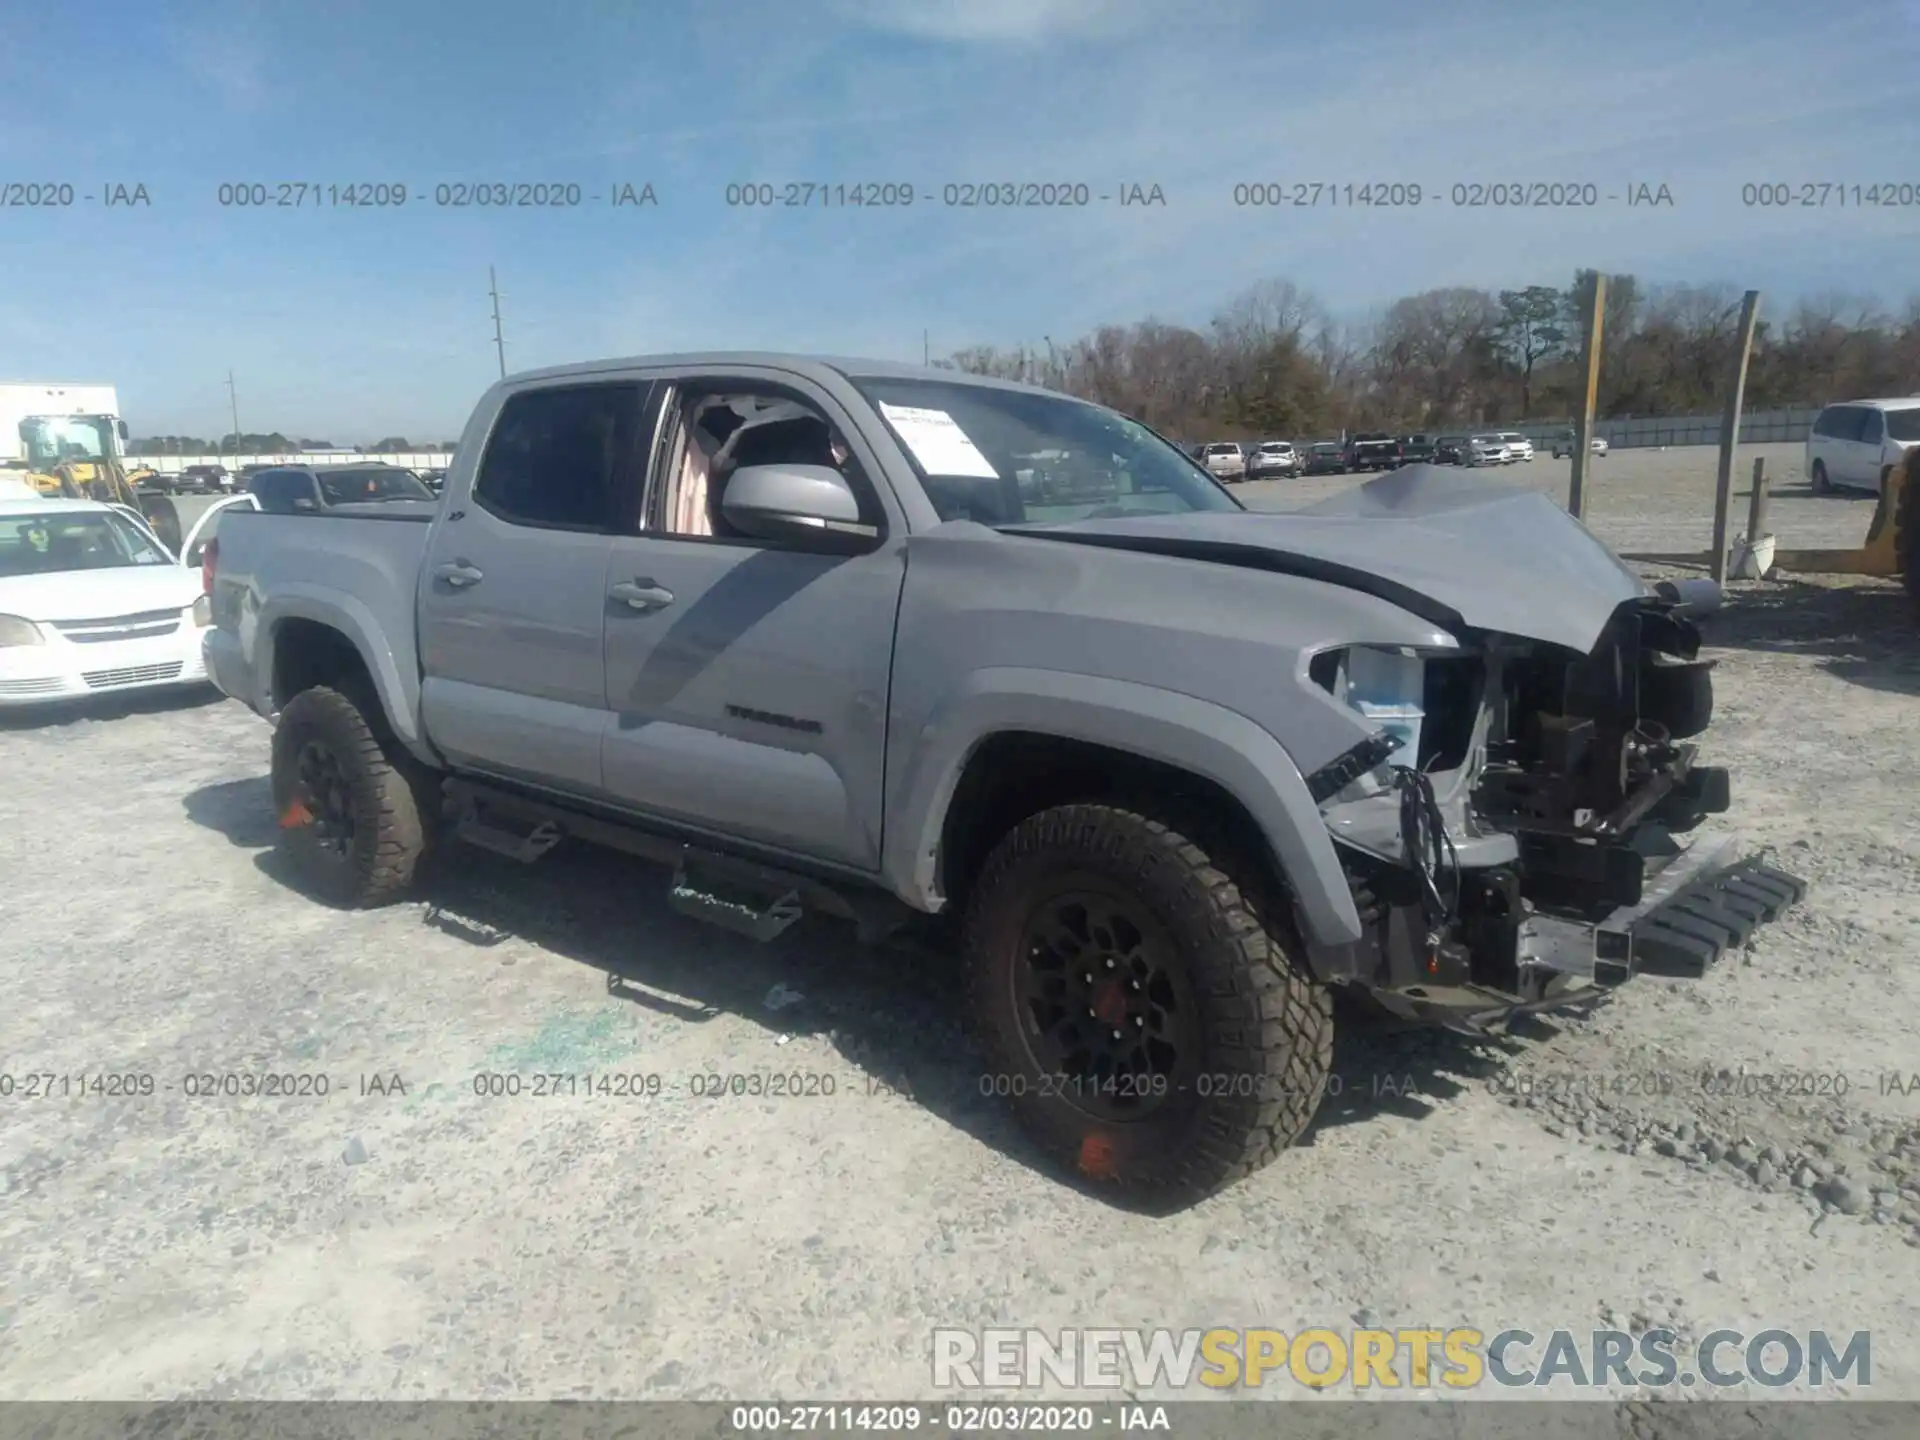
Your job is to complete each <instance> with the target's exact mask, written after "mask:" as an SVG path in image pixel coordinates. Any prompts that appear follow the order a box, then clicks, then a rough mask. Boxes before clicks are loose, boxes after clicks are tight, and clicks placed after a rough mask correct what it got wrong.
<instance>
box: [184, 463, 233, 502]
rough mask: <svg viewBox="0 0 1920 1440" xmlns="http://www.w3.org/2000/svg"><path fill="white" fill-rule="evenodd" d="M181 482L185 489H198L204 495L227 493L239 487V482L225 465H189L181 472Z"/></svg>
mask: <svg viewBox="0 0 1920 1440" xmlns="http://www.w3.org/2000/svg"><path fill="white" fill-rule="evenodd" d="M180 484H181V487H182V488H183V489H187V490H197V491H199V492H200V493H201V494H203V495H226V494H230V493H231V492H232V491H233V490H234V489H235V488H237V486H238V484H239V482H238V480H237V479H236V478H235V476H234V474H233V472H232V471H230V470H228V469H227V467H226V466H224V465H189V466H187V468H186V469H184V470H182V471H181V472H180Z"/></svg>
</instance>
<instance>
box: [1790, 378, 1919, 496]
mask: <svg viewBox="0 0 1920 1440" xmlns="http://www.w3.org/2000/svg"><path fill="white" fill-rule="evenodd" d="M1916 445H1920V395H1909V396H1906V397H1905V398H1903V399H1898V400H1849V401H1847V402H1845V403H1844V404H1838V405H1829V406H1827V408H1826V409H1824V410H1822V411H1821V412H1820V415H1819V418H1817V419H1816V420H1815V421H1814V422H1813V429H1812V430H1810V431H1809V432H1808V433H1807V478H1808V480H1809V481H1810V482H1811V483H1812V486H1813V493H1814V494H1816V495H1826V494H1830V493H1832V492H1833V491H1834V490H1870V491H1872V492H1874V493H1875V494H1878V493H1879V492H1880V491H1881V490H1882V489H1883V488H1885V486H1886V483H1887V477H1888V476H1889V475H1891V474H1892V473H1893V469H1894V467H1895V466H1896V465H1898V464H1900V462H1901V459H1902V457H1904V456H1905V455H1906V453H1907V451H1909V450H1911V449H1913V448H1914V447H1915V446H1916Z"/></svg>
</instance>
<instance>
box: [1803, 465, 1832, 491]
mask: <svg viewBox="0 0 1920 1440" xmlns="http://www.w3.org/2000/svg"><path fill="white" fill-rule="evenodd" d="M1807 488H1808V489H1809V490H1811V491H1813V493H1814V494H1816V495H1831V494H1832V493H1833V481H1831V480H1829V479H1828V478H1827V462H1826V461H1824V460H1816V461H1814V462H1813V469H1812V471H1811V472H1809V473H1808V475H1807Z"/></svg>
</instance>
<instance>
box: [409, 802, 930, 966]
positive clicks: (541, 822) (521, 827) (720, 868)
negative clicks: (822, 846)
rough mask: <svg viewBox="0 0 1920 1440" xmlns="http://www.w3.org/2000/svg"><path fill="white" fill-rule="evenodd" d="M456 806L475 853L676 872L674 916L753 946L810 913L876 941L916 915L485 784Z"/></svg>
mask: <svg viewBox="0 0 1920 1440" xmlns="http://www.w3.org/2000/svg"><path fill="white" fill-rule="evenodd" d="M446 797H447V803H448V813H449V818H450V820H451V823H452V827H453V833H454V835H455V837H456V838H458V839H460V840H464V841H466V842H467V843H468V844H471V845H476V846H478V847H480V848H481V849H483V850H489V851H492V852H493V853H494V854H496V855H504V856H506V857H507V858H508V859H510V860H516V861H519V862H520V863H522V864H532V863H533V862H534V861H536V860H538V859H540V858H541V857H542V856H543V855H545V854H546V853H547V852H548V851H549V850H551V849H553V848H554V846H556V845H558V844H559V843H560V842H561V841H562V840H565V839H568V838H569V837H572V838H575V839H579V840H584V841H587V842H588V843H589V844H595V845H605V846H608V847H611V848H613V849H616V850H621V851H624V852H626V853H627V854H630V855H637V856H639V857H641V858H643V859H646V860H651V861H655V862H657V863H661V864H665V865H668V866H670V867H671V868H672V874H673V879H672V883H671V884H670V886H669V887H668V890H667V906H668V908H669V909H671V910H673V911H674V912H675V913H676V914H679V915H684V916H686V917H687V918H688V919H691V920H700V921H704V922H705V923H707V924H709V925H717V926H719V927H720V928H721V929H723V930H730V931H732V932H733V933H734V934H736V935H744V936H746V937H747V938H748V939H750V940H758V941H761V942H763V943H764V942H765V941H769V940H772V939H774V938H776V937H777V936H779V935H781V934H783V933H784V932H785V931H786V930H787V929H788V928H790V927H791V926H792V925H793V924H794V923H795V922H797V921H798V920H800V919H801V917H802V916H804V915H805V914H806V912H807V911H808V910H809V909H815V910H821V911H824V912H826V913H827V914H830V915H837V916H840V917H842V918H844V919H848V920H852V921H853V922H854V923H855V924H856V925H858V926H859V927H860V932H861V934H862V935H863V936H865V937H867V938H868V939H870V940H871V939H877V938H880V937H883V936H885V935H888V934H891V933H893V932H894V931H896V930H897V929H898V928H899V926H900V925H901V923H902V922H903V920H904V919H905V918H907V917H908V915H909V914H910V913H911V912H909V911H908V910H907V909H906V907H905V906H903V905H901V904H900V902H899V901H897V900H895V899H894V898H893V897H892V896H888V895H883V894H880V893H879V892H877V891H870V890H869V889H867V888H865V887H862V888H854V887H847V888H844V889H843V888H841V887H837V886H834V885H831V884H829V883H826V882H823V881H820V880H816V879H813V878H811V877H807V876H803V875H800V874H796V873H793V872H791V871H788V870H786V869H784V868H780V867H778V866H774V865H767V864H762V863H759V862H757V861H754V860H750V859H747V858H745V857H743V856H735V855H728V854H722V853H720V852H718V851H716V850H709V849H706V848H704V847H702V846H698V845H693V844H689V843H687V841H685V840H683V839H679V838H676V837H672V836H669V835H666V834H661V833H657V832H652V831H649V830H647V829H643V828H641V827H639V826H636V825H633V824H622V823H619V822H617V821H613V820H610V819H607V818H603V817H600V816H596V815H593V814H589V813H585V812H583V811H579V810H574V809H571V808H569V807H565V806H561V805H558V804H555V803H552V802H548V801H543V800H539V799H535V798H533V797H531V796H527V795H522V794H519V793H516V792H514V791H512V790H508V789H505V788H502V787H499V786H495V785H491V784H487V783H484V782H479V781H474V780H468V779H465V778H459V779H454V780H450V781H448V782H447V786H446Z"/></svg>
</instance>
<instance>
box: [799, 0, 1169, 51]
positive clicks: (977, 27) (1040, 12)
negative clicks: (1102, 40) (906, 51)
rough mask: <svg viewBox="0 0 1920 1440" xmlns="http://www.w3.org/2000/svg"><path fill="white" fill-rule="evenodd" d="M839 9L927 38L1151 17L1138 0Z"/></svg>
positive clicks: (881, 0)
mask: <svg viewBox="0 0 1920 1440" xmlns="http://www.w3.org/2000/svg"><path fill="white" fill-rule="evenodd" d="M835 9H837V10H838V11H839V12H840V14H841V16H842V17H843V18H844V19H846V20H849V21H852V22H853V23H855V24H859V25H865V26H868V27H870V28H872V29H876V30H890V31H894V32H897V33H899V34H902V35H911V36H914V37H916V38H919V39H924V40H958V41H988V42H1013V43H1024V42H1034V41H1043V40H1054V39H1061V38H1066V37H1072V36H1089V37H1092V36H1112V35H1120V34H1125V33H1127V32H1129V31H1133V30H1136V29H1138V28H1139V27H1140V26H1142V25H1143V24H1145V23H1146V21H1147V20H1148V19H1149V18H1150V14H1149V12H1148V11H1147V10H1146V9H1145V8H1144V7H1143V6H1142V5H1140V4H1139V3H1137V0H835Z"/></svg>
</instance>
